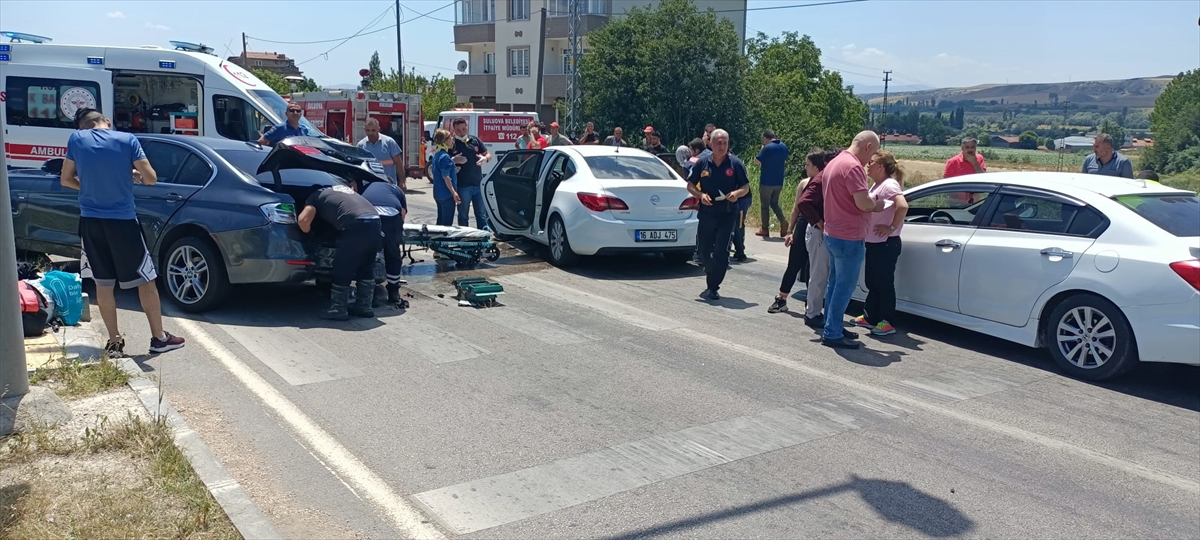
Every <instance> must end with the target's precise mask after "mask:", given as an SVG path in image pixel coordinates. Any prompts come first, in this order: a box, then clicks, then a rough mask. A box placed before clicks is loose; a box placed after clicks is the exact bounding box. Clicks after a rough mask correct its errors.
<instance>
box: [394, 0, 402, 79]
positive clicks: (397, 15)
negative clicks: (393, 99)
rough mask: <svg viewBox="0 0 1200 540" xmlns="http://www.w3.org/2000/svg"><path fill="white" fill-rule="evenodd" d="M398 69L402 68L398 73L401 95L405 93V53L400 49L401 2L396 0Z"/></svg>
mask: <svg viewBox="0 0 1200 540" xmlns="http://www.w3.org/2000/svg"><path fill="white" fill-rule="evenodd" d="M395 9H396V67H398V68H400V69H399V71H397V72H396V88H397V92H398V93H400V94H403V93H404V53H403V52H402V50H401V48H400V0H396V8H395Z"/></svg>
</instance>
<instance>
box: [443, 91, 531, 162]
mask: <svg viewBox="0 0 1200 540" xmlns="http://www.w3.org/2000/svg"><path fill="white" fill-rule="evenodd" d="M456 118H465V119H466V120H467V126H468V128H469V130H470V133H471V134H472V135H474V136H476V137H479V141H480V142H482V143H483V145H484V146H486V147H487V149H488V152H490V153H491V154H492V158H493V159H492V160H491V161H489V162H488V163H487V164H486V165H484V166H483V175H484V176H487V174H488V173H490V172H491V171H492V169H493V168H495V167H496V164H497V163H500V157H501V156H503V155H504V154H506V153H508V152H509V151H510V150H516V149H517V148H516V146H515V145H516V142H517V138H518V137H520V136H521V126H526V125H529V123H530V122H534V121H537V119H538V115H537V113H535V112H509V111H496V110H492V109H473V108H466V107H456V108H454V109H450V110H448V111H444V112H442V114H440V115H438V127H440V128H444V129H446V130H449V131H451V132H453V131H454V130H453V129H451V125H452V123H453V122H454V120H455V119H456Z"/></svg>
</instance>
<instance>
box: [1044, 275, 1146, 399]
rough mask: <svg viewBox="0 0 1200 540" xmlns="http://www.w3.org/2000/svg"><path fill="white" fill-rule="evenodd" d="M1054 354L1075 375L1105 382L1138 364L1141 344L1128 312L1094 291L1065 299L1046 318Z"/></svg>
mask: <svg viewBox="0 0 1200 540" xmlns="http://www.w3.org/2000/svg"><path fill="white" fill-rule="evenodd" d="M1045 343H1046V346H1047V347H1049V349H1050V356H1051V357H1053V358H1054V362H1055V363H1056V364H1058V366H1059V367H1060V368H1062V370H1063V371H1066V372H1067V374H1069V375H1071V376H1072V377H1077V378H1080V379H1086V380H1089V381H1102V380H1105V379H1111V378H1113V377H1117V376H1119V375H1121V374H1123V373H1125V372H1126V371H1129V370H1130V369H1132V368H1133V367H1134V366H1135V365H1137V362H1138V358H1137V343H1136V342H1135V340H1134V336H1133V328H1131V327H1130V326H1129V321H1128V320H1127V319H1126V318H1125V314H1123V313H1121V310H1120V309H1119V308H1117V306H1116V305H1114V304H1113V303H1112V302H1109V301H1108V300H1105V299H1103V298H1100V297H1099V296H1096V295H1092V294H1077V295H1074V296H1071V297H1068V298H1067V299H1066V300H1063V301H1062V302H1061V303H1059V304H1058V305H1057V306H1055V308H1054V311H1052V312H1051V313H1050V317H1049V319H1048V320H1047V321H1046V335H1045Z"/></svg>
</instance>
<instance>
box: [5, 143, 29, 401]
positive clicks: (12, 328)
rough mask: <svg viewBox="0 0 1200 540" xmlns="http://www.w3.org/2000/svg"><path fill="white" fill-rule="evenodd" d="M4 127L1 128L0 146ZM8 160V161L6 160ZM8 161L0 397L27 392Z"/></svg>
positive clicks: (6, 173)
mask: <svg viewBox="0 0 1200 540" xmlns="http://www.w3.org/2000/svg"><path fill="white" fill-rule="evenodd" d="M3 147H4V130H3V129H0V148H3ZM6 161H7V160H6ZM8 193H9V191H8V164H7V163H5V166H4V167H0V216H3V218H2V219H0V398H6V397H13V396H22V395H25V394H27V393H29V371H28V368H27V367H26V365H25V333H24V331H22V329H21V308H20V305H21V304H20V293H18V292H17V242H16V239H15V238H14V233H13V221H12V200H11V199H10V198H9V196H8Z"/></svg>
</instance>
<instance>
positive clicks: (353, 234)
mask: <svg viewBox="0 0 1200 540" xmlns="http://www.w3.org/2000/svg"><path fill="white" fill-rule="evenodd" d="M304 205H305V206H304V210H302V211H301V212H300V215H299V216H298V217H297V218H296V223H297V224H298V225H299V226H300V230H301V231H304V232H306V233H307V232H309V231H311V230H312V223H313V220H314V219H316V218H318V217H320V218H321V219H323V220H325V221H326V222H327V223H329V224H330V225H333V227H334V228H336V229H337V230H338V238H337V254H336V255H334V257H333V288H332V290H331V291H330V303H329V309H327V310H325V311H322V312H321V313H320V315H319V316H320V317H321V318H322V319H330V320H335V321H345V320H348V319H349V318H350V315H354V316H355V317H374V316H375V310H373V309H372V308H371V301H372V300H373V299H374V297H375V254H376V253H378V252H379V249H380V247H382V244H383V234H382V232H381V225H380V221H379V213H378V212H377V211H376V210H375V206H374V205H372V204H371V203H370V202H368V201H367V200H366V199H364V198H363V196H362V195H359V194H358V192H357V191H355V190H354V188H351V187H348V186H344V185H341V184H337V185H334V186H332V187H327V188H323V189H320V190H318V191H316V192H314V193H313V194H312V195H309V196H308V200H307V201H305V202H304ZM351 281H354V282H355V284H356V286H357V291H356V292H357V294H356V295H355V299H354V305H353V306H349V307H347V306H346V304H347V303H348V302H349V300H350V282H351Z"/></svg>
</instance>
